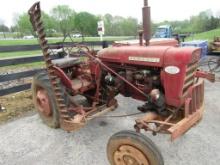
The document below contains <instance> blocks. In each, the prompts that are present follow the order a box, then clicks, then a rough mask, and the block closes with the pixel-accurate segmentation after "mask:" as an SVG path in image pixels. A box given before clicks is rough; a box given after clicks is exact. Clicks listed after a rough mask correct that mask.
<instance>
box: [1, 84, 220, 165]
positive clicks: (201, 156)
mask: <svg viewBox="0 0 220 165" xmlns="http://www.w3.org/2000/svg"><path fill="white" fill-rule="evenodd" d="M219 91H220V83H219V82H218V83H215V84H211V83H208V82H206V92H205V95H206V96H205V97H206V98H205V101H206V104H205V109H206V110H205V114H204V118H203V120H202V121H201V122H200V123H199V124H198V125H196V127H194V128H192V129H191V130H190V131H188V132H187V133H186V134H185V135H183V136H182V137H180V138H179V139H177V140H176V141H174V142H170V140H169V136H168V135H157V136H155V137H153V136H152V135H151V134H149V133H144V134H145V135H146V136H148V137H150V138H151V139H152V140H153V141H154V142H155V143H156V144H157V146H158V147H159V148H160V150H161V152H162V155H163V157H164V160H165V164H166V165H219V162H220V154H219V153H220V142H219V139H220V124H219V123H220V102H219V98H220V92H219ZM118 101H119V104H120V106H119V108H118V109H117V110H116V111H114V112H111V113H109V115H112V114H113V115H116V114H128V113H131V112H134V110H135V109H136V106H137V105H139V104H140V102H138V101H135V100H132V99H129V98H124V97H121V96H119V97H118ZM134 118H135V117H126V118H121V119H118V118H117V119H114V118H107V119H104V118H96V119H94V120H92V121H90V122H89V123H88V124H87V126H85V127H84V128H82V129H80V130H79V131H76V132H72V133H67V132H65V131H63V130H61V129H56V130H55V129H51V128H48V127H47V126H45V125H44V124H43V123H42V122H41V119H40V118H39V117H38V115H32V116H28V117H25V118H21V119H18V120H15V121H12V122H8V123H6V124H4V125H1V126H0V164H4V165H30V164H31V165H107V164H108V161H107V158H106V144H107V141H108V139H109V137H110V136H111V135H112V134H114V133H116V132H118V131H120V130H125V129H133V124H134Z"/></svg>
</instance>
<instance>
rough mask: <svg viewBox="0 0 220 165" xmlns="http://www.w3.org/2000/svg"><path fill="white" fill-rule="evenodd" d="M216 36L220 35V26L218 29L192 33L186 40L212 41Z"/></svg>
mask: <svg viewBox="0 0 220 165" xmlns="http://www.w3.org/2000/svg"><path fill="white" fill-rule="evenodd" d="M215 36H216V37H217V36H220V28H219V29H214V30H211V31H207V32H203V33H198V34H194V35H192V36H190V37H188V38H187V39H186V40H187V41H190V40H207V41H209V42H210V41H213V38H214V37H215Z"/></svg>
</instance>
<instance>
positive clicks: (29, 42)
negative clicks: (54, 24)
mask: <svg viewBox="0 0 220 165" xmlns="http://www.w3.org/2000/svg"><path fill="white" fill-rule="evenodd" d="M130 38H134V37H130V36H122V37H104V38H103V40H106V41H115V40H124V39H130ZM99 40H100V39H99V37H85V41H99ZM62 41H63V38H48V42H49V43H56V42H62ZM65 41H66V42H69V41H71V40H70V39H67V40H65ZM73 41H74V42H81V41H82V39H81V38H73ZM34 44H38V40H37V39H36V38H34V39H2V40H0V46H8V45H34Z"/></svg>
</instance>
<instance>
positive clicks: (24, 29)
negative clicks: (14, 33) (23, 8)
mask: <svg viewBox="0 0 220 165" xmlns="http://www.w3.org/2000/svg"><path fill="white" fill-rule="evenodd" d="M17 27H18V30H19V31H20V32H21V33H22V34H23V35H24V34H32V35H35V33H34V30H33V28H32V25H31V23H30V19H29V15H28V14H27V13H23V14H21V15H19V16H18V20H17Z"/></svg>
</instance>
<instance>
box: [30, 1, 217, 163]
mask: <svg viewBox="0 0 220 165" xmlns="http://www.w3.org/2000/svg"><path fill="white" fill-rule="evenodd" d="M29 15H30V21H31V23H32V25H33V28H34V30H35V31H36V32H37V35H38V37H39V43H40V46H41V48H42V51H43V55H44V60H45V64H46V71H45V72H41V73H38V74H37V75H36V76H35V77H34V78H33V83H32V90H33V100H34V104H35V107H36V109H37V111H38V112H39V115H40V117H41V118H42V120H43V122H44V123H46V124H47V125H48V126H50V127H53V128H58V127H61V128H62V129H64V130H66V131H68V132H69V131H75V130H77V129H79V128H81V127H83V126H85V125H86V124H87V123H89V120H91V119H93V118H95V117H97V116H100V115H103V114H105V113H107V112H109V111H112V110H114V109H116V108H117V100H116V99H115V97H116V96H117V95H118V94H121V95H123V96H125V97H132V98H133V99H137V100H141V101H143V105H142V106H139V107H137V111H141V113H142V114H143V115H142V117H139V118H137V119H136V120H135V122H134V129H135V131H121V132H118V133H116V134H114V135H113V136H112V137H111V138H110V139H109V142H108V145H107V157H108V160H109V162H110V164H112V165H162V164H164V162H163V158H162V156H161V154H160V151H159V150H158V148H157V147H156V145H155V144H154V143H153V142H152V141H151V140H150V139H149V138H147V137H146V136H145V135H143V134H141V133H140V132H141V130H145V131H150V132H152V133H153V134H154V135H156V134H157V133H166V134H170V135H171V139H172V140H174V139H176V138H177V137H179V136H181V135H182V134H184V133H185V132H186V131H187V130H189V129H190V128H191V127H192V126H193V125H195V124H196V123H197V122H198V121H200V119H201V118H202V115H203V110H204V80H203V78H206V79H208V80H210V81H214V75H212V74H209V73H205V72H203V71H200V70H199V69H198V62H199V59H200V55H201V50H200V48H189V47H178V46H177V42H176V41H174V40H165V41H158V40H157V41H152V40H151V41H150V38H151V35H150V8H149V7H148V2H147V0H145V1H144V7H143V31H142V32H140V33H139V36H140V37H139V42H132V43H126V42H124V43H123V42H122V43H116V44H114V45H113V46H112V47H109V48H104V49H102V50H100V51H98V52H97V53H96V52H94V51H90V50H89V49H88V48H87V47H86V46H83V45H78V46H77V48H79V49H80V50H81V51H80V52H81V53H82V50H83V53H84V55H83V57H81V56H75V57H69V55H67V57H65V58H62V59H56V60H51V58H50V53H49V51H48V50H49V45H48V44H47V40H46V38H45V36H46V35H45V32H44V28H43V23H42V21H41V10H40V3H39V2H37V3H35V4H34V5H33V6H32V7H31V8H30V10H29ZM143 38H144V41H143ZM78 96H80V97H82V98H84V100H85V101H84V102H83V101H77V99H76V97H78ZM78 100H79V99H78ZM135 111H136V110H135Z"/></svg>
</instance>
